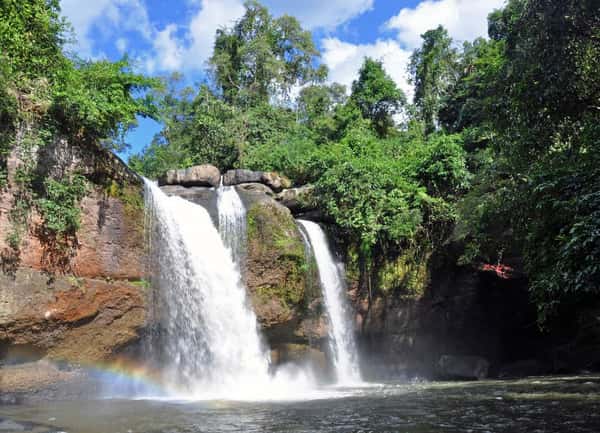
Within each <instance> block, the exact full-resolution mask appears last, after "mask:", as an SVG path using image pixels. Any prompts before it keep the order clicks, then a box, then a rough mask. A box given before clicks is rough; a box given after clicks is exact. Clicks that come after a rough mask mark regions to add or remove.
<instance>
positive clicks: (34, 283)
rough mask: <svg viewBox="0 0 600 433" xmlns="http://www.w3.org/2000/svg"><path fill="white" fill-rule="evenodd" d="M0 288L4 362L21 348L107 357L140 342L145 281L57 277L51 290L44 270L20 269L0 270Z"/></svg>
mask: <svg viewBox="0 0 600 433" xmlns="http://www.w3.org/2000/svg"><path fill="white" fill-rule="evenodd" d="M0 287H2V288H3V290H2V291H1V292H0V355H1V354H2V353H3V354H4V355H3V356H2V357H3V358H4V360H5V362H11V358H13V359H14V358H15V355H14V354H17V355H20V354H21V355H22V351H19V350H18V348H19V347H25V348H26V349H27V352H29V353H31V354H33V355H35V356H32V358H33V359H36V358H40V357H42V356H43V357H44V358H50V359H67V360H70V361H74V362H97V361H105V360H109V359H111V358H112V357H113V356H114V355H115V354H117V353H119V351H120V350H121V349H122V348H124V347H126V346H127V345H129V344H131V343H134V342H136V341H137V340H139V338H140V335H141V332H142V331H143V328H144V327H145V325H146V320H147V310H148V298H147V296H146V293H145V288H144V287H143V285H137V284H132V283H130V282H126V281H102V280H94V279H89V278H81V277H68V276H66V277H65V276H56V277H55V279H54V281H53V283H52V287H51V288H49V287H48V278H47V276H46V275H44V274H43V273H41V272H39V271H35V270H26V269H20V270H18V271H17V272H16V274H15V278H12V277H8V276H6V275H4V274H0ZM11 354H12V355H11ZM17 360H18V359H17Z"/></svg>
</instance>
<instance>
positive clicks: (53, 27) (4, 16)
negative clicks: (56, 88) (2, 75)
mask: <svg viewBox="0 0 600 433" xmlns="http://www.w3.org/2000/svg"><path fill="white" fill-rule="evenodd" d="M67 29H68V26H67V24H66V22H65V21H64V19H62V18H61V17H60V7H59V2H58V0H2V1H0V63H1V64H3V65H4V66H3V69H4V68H5V69H7V70H8V71H10V73H11V74H14V75H15V76H16V77H17V78H16V81H21V80H22V79H34V78H38V77H42V76H45V77H47V78H48V79H50V80H53V78H54V73H56V72H57V71H60V70H62V69H63V68H64V67H65V63H67V60H66V58H65V57H64V55H63V54H62V46H63V44H64V42H65V32H66V30H67Z"/></svg>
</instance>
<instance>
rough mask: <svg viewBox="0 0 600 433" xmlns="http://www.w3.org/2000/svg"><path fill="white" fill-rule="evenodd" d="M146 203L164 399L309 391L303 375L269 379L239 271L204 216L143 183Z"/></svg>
mask: <svg viewBox="0 0 600 433" xmlns="http://www.w3.org/2000/svg"><path fill="white" fill-rule="evenodd" d="M236 195H237V194H236ZM145 197H146V212H147V213H148V217H147V230H148V237H149V240H148V241H149V246H150V251H151V260H152V263H151V268H152V270H153V278H152V285H153V287H154V288H155V290H156V291H157V296H158V298H159V299H158V304H159V307H160V319H159V320H160V322H161V333H160V336H159V337H158V338H160V341H159V342H158V343H156V344H154V345H153V347H160V348H161V351H162V353H161V354H160V356H159V357H158V358H159V360H160V361H159V362H160V364H161V369H162V370H163V372H164V373H163V381H164V382H166V384H167V385H168V388H169V389H170V390H172V391H171V393H172V394H174V395H176V396H178V397H182V398H199V399H213V398H219V399H239V400H247V399H248V400H259V399H286V398H291V397H290V395H291V393H297V392H299V391H300V390H302V392H305V390H307V389H312V387H313V384H312V381H311V379H310V378H309V377H308V376H307V375H305V374H304V372H302V371H300V372H297V371H282V372H281V374H278V375H277V376H275V377H273V376H271V375H270V374H269V363H270V359H269V358H270V357H269V354H268V352H267V351H266V350H265V348H264V347H263V345H262V342H261V337H260V334H259V331H258V326H257V320H256V316H255V314H254V312H253V310H252V309H251V308H250V307H249V306H248V304H247V300H246V291H245V288H244V287H243V285H242V283H241V278H240V273H239V270H238V267H237V266H236V265H235V264H234V262H233V259H232V255H231V253H230V250H229V249H228V248H227V247H226V246H225V244H224V242H223V240H222V239H221V236H220V235H219V232H218V231H217V229H216V227H215V226H214V225H213V223H212V220H211V218H210V216H209V214H208V212H207V211H206V210H205V209H204V208H203V207H202V206H200V205H197V204H194V203H192V202H190V201H187V200H185V199H183V198H180V197H169V196H167V195H166V194H165V193H163V192H162V191H161V190H160V188H159V187H158V186H157V185H156V184H154V183H152V182H150V181H146V185H145ZM238 200H239V197H238ZM233 202H234V201H233V200H230V199H227V200H223V203H233ZM228 206H229V205H228ZM236 206H237V205H236ZM242 209H243V206H242ZM236 212H237V211H236ZM224 215H225V213H224ZM227 218H228V217H227ZM224 221H225V219H224Z"/></svg>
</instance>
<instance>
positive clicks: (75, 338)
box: [0, 139, 149, 382]
mask: <svg viewBox="0 0 600 433" xmlns="http://www.w3.org/2000/svg"><path fill="white" fill-rule="evenodd" d="M111 155H112V154H110V152H106V151H104V150H102V149H101V148H100V147H99V146H97V145H96V144H95V143H93V142H85V143H81V142H77V143H70V142H69V141H67V140H64V139H57V140H56V141H55V142H54V143H49V144H48V145H47V146H44V147H43V148H42V149H41V150H40V153H39V155H38V156H37V157H38V164H37V166H36V171H37V172H38V173H39V175H40V176H50V175H51V176H54V177H61V176H63V177H64V176H69V175H70V174H71V173H72V172H73V170H77V171H79V172H82V173H83V174H84V175H85V176H86V178H87V179H88V181H89V183H88V191H87V193H86V195H85V197H84V198H83V199H82V200H81V202H80V203H79V207H80V209H81V218H80V228H79V230H78V231H77V233H75V234H74V235H73V236H72V238H70V239H69V245H68V246H67V247H64V246H62V247H60V246H57V245H56V242H53V240H52V238H51V237H50V238H49V237H48V236H47V235H45V234H44V233H45V232H44V230H43V229H42V228H43V227H42V219H41V217H40V215H38V214H37V213H36V211H35V209H33V210H32V211H31V218H30V226H29V227H28V230H27V231H25V232H24V236H23V239H22V242H21V245H20V248H19V249H18V251H14V250H13V249H12V248H11V247H10V245H8V244H7V241H6V238H7V236H5V235H4V234H7V233H10V232H11V229H12V223H11V221H10V214H11V209H12V207H13V204H14V203H15V197H16V194H17V193H18V191H17V190H15V189H14V185H15V182H14V178H15V175H16V173H17V171H16V170H17V167H19V165H20V164H21V163H22V162H21V161H20V160H19V154H18V153H16V152H13V153H12V154H11V155H10V156H9V158H8V160H7V169H8V178H9V182H8V185H9V186H8V187H7V188H4V189H3V190H2V191H0V233H2V234H3V235H2V236H0V265H1V266H0V268H1V269H0V270H1V272H0V364H3V365H7V364H10V363H13V364H14V363H21V362H24V361H32V360H33V361H34V360H38V359H41V358H54V359H58V358H60V359H69V360H73V361H82V362H83V361H86V362H88V361H89V362H96V361H100V360H109V359H111V358H112V357H113V356H115V354H117V353H118V352H119V351H120V350H122V349H123V348H124V347H126V346H128V345H130V344H134V343H135V342H136V341H138V340H139V338H140V335H141V334H142V332H143V329H144V327H145V326H146V323H147V314H146V312H147V309H148V308H147V306H148V305H149V304H148V299H147V296H146V295H147V291H146V288H145V285H144V281H143V278H144V275H145V269H146V256H145V247H144V204H143V184H142V181H141V179H140V178H139V177H138V176H137V175H135V174H134V173H132V172H131V171H130V170H129V169H128V168H127V167H126V166H125V165H124V164H123V163H122V162H121V161H120V160H119V159H118V158H116V157H114V155H113V156H111ZM5 378H6V376H5V377H4V378H3V379H2V380H0V382H5Z"/></svg>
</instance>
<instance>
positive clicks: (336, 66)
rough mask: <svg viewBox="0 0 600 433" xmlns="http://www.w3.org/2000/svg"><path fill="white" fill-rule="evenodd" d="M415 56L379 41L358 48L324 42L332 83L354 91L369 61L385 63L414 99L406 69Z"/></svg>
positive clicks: (336, 41)
mask: <svg viewBox="0 0 600 433" xmlns="http://www.w3.org/2000/svg"><path fill="white" fill-rule="evenodd" d="M410 54H411V52H410V51H408V50H405V49H403V48H402V47H400V45H399V44H398V43H397V42H396V41H394V40H378V41H377V42H375V43H373V44H362V45H356V44H351V43H348V42H343V41H341V40H339V39H337V38H327V39H324V40H323V61H324V62H325V64H326V65H327V66H328V67H329V80H330V81H332V82H338V83H341V84H345V85H346V86H348V87H350V85H351V84H352V81H354V80H355V79H356V78H357V76H358V71H359V69H360V67H361V66H362V64H363V61H364V59H365V57H371V58H373V59H375V60H381V61H382V62H383V66H384V68H385V70H386V72H387V73H388V74H389V75H390V77H392V79H393V80H394V81H395V82H396V83H397V84H398V86H399V87H400V88H401V89H402V90H403V91H404V92H405V93H406V95H407V97H411V95H412V87H411V86H410V85H409V84H408V79H407V73H406V65H407V64H408V60H409V57H410Z"/></svg>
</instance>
